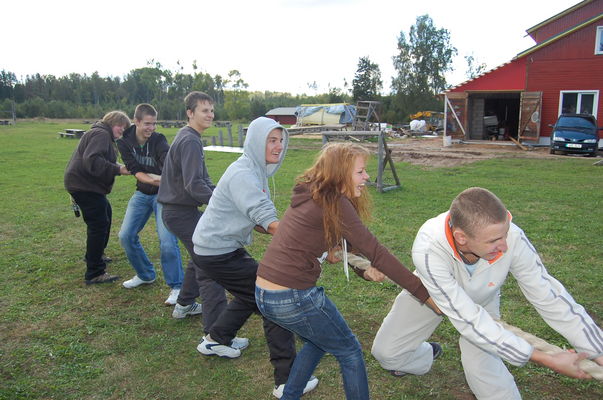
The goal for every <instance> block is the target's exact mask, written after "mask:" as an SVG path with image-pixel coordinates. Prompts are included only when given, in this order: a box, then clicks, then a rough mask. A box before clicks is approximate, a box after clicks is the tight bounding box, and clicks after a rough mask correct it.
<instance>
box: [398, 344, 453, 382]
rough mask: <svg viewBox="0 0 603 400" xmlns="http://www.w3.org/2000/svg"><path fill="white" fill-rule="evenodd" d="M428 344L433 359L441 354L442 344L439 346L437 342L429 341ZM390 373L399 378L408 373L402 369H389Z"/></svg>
mask: <svg viewBox="0 0 603 400" xmlns="http://www.w3.org/2000/svg"><path fill="white" fill-rule="evenodd" d="M429 344H430V345H431V349H432V351H433V359H434V360H435V359H436V358H438V357H439V356H441V355H442V346H440V344H439V343H436V342H429ZM389 373H390V374H392V376H395V377H397V378H401V377H403V376H406V375H408V374H407V373H406V372H402V371H394V370H392V371H389Z"/></svg>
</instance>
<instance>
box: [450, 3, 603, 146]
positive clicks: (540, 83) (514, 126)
mask: <svg viewBox="0 0 603 400" xmlns="http://www.w3.org/2000/svg"><path fill="white" fill-rule="evenodd" d="M527 33H528V35H530V37H531V38H532V39H534V41H535V42H536V44H535V45H534V46H533V47H531V48H529V49H527V50H525V51H523V52H521V53H519V54H518V55H517V56H516V57H515V58H513V59H512V60H511V61H510V62H508V63H506V64H504V65H501V66H500V67H498V68H495V69H493V70H491V71H488V72H486V73H484V74H482V75H480V76H478V77H476V78H474V79H472V80H469V81H466V82H464V83H462V84H460V85H458V86H455V87H453V88H451V89H449V90H448V91H446V92H445V93H444V95H445V100H446V106H445V112H446V113H447V121H448V123H447V124H446V125H447V134H448V135H450V134H452V135H453V136H456V137H462V138H464V139H508V138H509V137H513V138H518V139H519V140H521V141H525V142H532V143H541V144H548V143H549V141H550V138H549V137H550V134H551V131H552V129H551V128H550V127H549V124H554V123H555V121H556V120H557V117H558V115H559V114H561V113H562V112H579V113H589V114H593V115H594V116H595V117H596V118H597V121H598V123H599V126H603V104H602V103H603V101H600V98H599V96H600V94H601V92H602V91H603V0H586V1H582V2H580V3H578V4H576V5H574V6H573V7H570V8H568V9H567V10H565V11H563V12H561V13H559V14H557V15H555V16H553V17H551V18H549V19H547V20H546V21H543V22H541V23H539V24H537V25H535V26H533V27H532V28H530V29H528V30H527ZM452 110H454V112H452ZM599 145H600V146H601V141H599Z"/></svg>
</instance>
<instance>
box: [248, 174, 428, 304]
mask: <svg viewBox="0 0 603 400" xmlns="http://www.w3.org/2000/svg"><path fill="white" fill-rule="evenodd" d="M339 201H340V202H341V211H342V219H343V227H344V232H343V236H344V238H345V239H346V240H347V241H348V243H349V244H350V245H351V246H353V247H354V249H355V250H357V251H359V252H360V253H362V254H363V255H364V256H365V257H367V258H368V259H369V260H370V261H371V264H372V266H373V267H375V268H377V269H378V270H380V271H381V272H383V273H384V274H385V275H387V276H388V277H389V278H390V279H392V280H393V281H394V282H396V283H397V284H399V285H400V286H402V287H403V288H405V289H407V290H408V291H409V292H410V293H412V294H413V295H414V296H415V297H416V298H417V299H419V300H420V301H421V302H422V303H423V302H425V301H426V300H427V299H428V298H429V294H428V293H427V290H426V289H425V287H424V286H423V284H422V283H421V281H420V280H419V278H417V277H416V276H415V275H413V274H412V273H411V272H410V271H409V270H408V269H406V267H405V266H404V265H402V263H400V261H398V259H397V258H396V257H394V256H393V255H392V254H391V253H390V252H389V251H388V250H387V249H386V248H385V247H384V246H383V245H381V244H380V243H379V241H377V238H376V237H375V236H374V235H373V234H372V233H371V232H370V231H369V230H368V229H367V228H366V226H364V224H363V223H362V221H361V219H360V217H359V216H358V214H357V213H356V210H355V209H354V206H353V205H352V203H351V202H350V201H349V199H348V198H347V197H345V196H341V197H340V200H339ZM324 237H325V234H324V229H323V223H322V209H321V208H320V207H319V206H318V204H316V203H315V202H314V201H313V200H312V198H311V197H310V191H309V188H308V185H305V184H299V185H296V186H295V188H294V189H293V197H292V198H291V206H290V207H289V208H288V209H287V211H286V212H285V215H284V216H283V218H282V220H281V221H280V223H279V226H278V230H277V232H276V234H275V235H274V238H273V239H272V242H271V243H270V245H269V246H268V249H267V250H266V253H265V254H264V258H263V259H262V261H261V262H260V266H259V268H258V276H260V277H262V278H264V279H267V280H269V281H271V282H273V283H276V284H278V285H282V286H286V287H290V288H294V289H308V288H310V287H313V286H315V285H316V281H317V280H318V278H319V276H320V272H321V266H320V262H319V261H318V258H319V257H321V256H322V254H323V253H324V252H325V251H327V250H328V249H327V245H326V242H325V239H324Z"/></svg>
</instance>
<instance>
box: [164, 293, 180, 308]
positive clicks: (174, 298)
mask: <svg viewBox="0 0 603 400" xmlns="http://www.w3.org/2000/svg"><path fill="white" fill-rule="evenodd" d="M179 294H180V289H172V290H170V295H169V296H168V298H167V299H165V305H166V306H173V305H176V301H177V300H178V295H179Z"/></svg>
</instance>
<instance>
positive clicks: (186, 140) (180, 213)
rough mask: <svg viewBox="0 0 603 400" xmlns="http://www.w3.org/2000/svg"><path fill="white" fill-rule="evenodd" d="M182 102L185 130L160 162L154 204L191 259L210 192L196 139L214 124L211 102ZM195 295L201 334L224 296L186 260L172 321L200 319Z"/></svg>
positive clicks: (200, 96) (198, 95)
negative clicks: (199, 222)
mask: <svg viewBox="0 0 603 400" xmlns="http://www.w3.org/2000/svg"><path fill="white" fill-rule="evenodd" d="M184 103H185V105H186V114H187V116H188V125H187V126H185V127H184V128H182V129H180V130H179V131H178V134H177V135H176V138H175V139H174V141H173V142H172V145H171V147H170V150H169V151H168V154H167V157H166V158H165V164H164V166H163V174H162V176H161V185H160V186H159V193H158V194H157V201H158V202H159V203H161V204H162V206H163V210H162V218H163V222H164V224H165V226H166V227H167V228H168V229H169V230H170V231H171V232H172V233H173V234H174V235H176V237H177V238H178V239H179V240H180V241H181V242H182V243H183V244H184V247H186V249H187V251H188V252H189V254H191V255H192V254H194V253H193V242H192V237H193V231H194V230H195V226H196V225H197V221H198V220H199V218H201V214H202V213H201V211H200V210H199V207H200V206H202V205H204V204H207V203H209V199H210V197H211V195H212V192H213V190H214V184H213V183H212V181H211V179H210V177H209V174H208V173H207V167H206V166H205V156H204V153H203V143H202V142H201V134H202V133H203V131H205V130H206V129H207V128H209V127H210V126H211V124H212V121H213V119H214V106H213V103H214V102H213V99H212V98H211V97H210V96H208V95H207V94H205V93H202V92H191V93H189V94H188V95H187V96H186V97H185V99H184ZM191 258H192V256H191ZM198 296H201V299H202V301H203V329H204V331H205V332H208V330H209V328H210V327H211V325H212V324H213V323H214V321H215V319H216V317H217V316H218V315H219V314H220V313H221V312H222V310H224V308H225V307H226V304H227V301H226V294H225V292H224V288H222V286H220V285H219V284H217V283H216V282H214V281H213V280H212V279H211V278H209V277H208V276H207V275H206V274H204V273H203V272H202V271H197V270H196V268H195V266H194V263H193V261H192V259H191V260H189V263H188V265H187V267H186V270H185V272H184V280H183V282H182V287H181V289H180V294H179V295H178V299H177V302H176V305H175V307H174V311H173V313H172V316H173V317H174V318H185V317H186V316H187V315H195V314H200V313H201V311H202V309H201V304H198V303H197V302H196V301H195V299H196V297H198Z"/></svg>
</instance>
